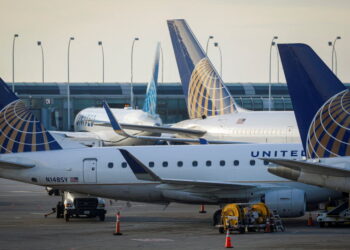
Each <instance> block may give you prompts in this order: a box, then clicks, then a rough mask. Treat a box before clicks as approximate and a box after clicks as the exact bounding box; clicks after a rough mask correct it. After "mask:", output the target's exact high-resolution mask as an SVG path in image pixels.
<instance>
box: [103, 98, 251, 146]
mask: <svg viewBox="0 0 350 250" xmlns="http://www.w3.org/2000/svg"><path fill="white" fill-rule="evenodd" d="M103 107H104V109H105V111H106V113H107V116H108V118H109V120H110V122H111V125H112V128H113V130H114V132H115V133H117V134H119V135H121V136H124V137H130V138H135V139H141V140H151V141H159V140H162V141H172V142H183V143H200V144H202V143H204V144H209V143H210V144H247V142H237V141H214V140H205V141H203V139H202V138H198V139H189V138H174V137H156V136H137V135H131V134H129V133H127V132H126V131H125V130H124V129H123V128H122V127H121V125H120V124H119V122H118V121H117V119H116V118H115V116H114V114H113V113H112V111H111V109H110V108H109V106H108V104H107V103H106V102H103Z"/></svg>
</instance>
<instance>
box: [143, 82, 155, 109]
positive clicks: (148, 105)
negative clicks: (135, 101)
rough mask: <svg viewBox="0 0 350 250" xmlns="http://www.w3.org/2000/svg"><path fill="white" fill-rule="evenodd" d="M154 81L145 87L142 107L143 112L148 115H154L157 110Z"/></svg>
mask: <svg viewBox="0 0 350 250" xmlns="http://www.w3.org/2000/svg"><path fill="white" fill-rule="evenodd" d="M156 88H157V87H156V83H155V81H154V79H152V80H151V83H150V84H149V85H148V87H147V96H146V98H145V104H144V105H143V111H145V112H148V113H150V114H151V115H155V114H156V108H157V89H156Z"/></svg>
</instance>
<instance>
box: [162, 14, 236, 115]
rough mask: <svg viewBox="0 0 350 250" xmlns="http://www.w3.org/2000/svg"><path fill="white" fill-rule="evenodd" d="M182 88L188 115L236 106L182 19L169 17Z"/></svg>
mask: <svg viewBox="0 0 350 250" xmlns="http://www.w3.org/2000/svg"><path fill="white" fill-rule="evenodd" d="M168 27H169V32H170V36H171V41H172V44H173V48H174V53H175V57H176V62H177V67H178V69H179V74H180V78H181V83H182V88H183V91H184V94H185V97H186V103H187V110H188V114H189V117H190V118H200V117H203V116H216V115H223V114H228V113H232V112H235V111H236V110H237V106H236V104H235V102H234V100H233V98H232V96H231V94H230V92H229V91H228V89H227V88H226V86H225V85H224V83H223V81H222V79H221V77H220V75H219V74H218V73H217V71H216V70H215V68H214V66H213V65H212V63H211V62H210V60H209V58H208V57H207V55H206V54H205V52H204V51H203V49H202V47H201V46H200V44H199V42H198V41H197V39H196V38H195V36H194V35H193V33H192V31H191V29H190V28H189V26H188V25H187V23H186V21H185V20H183V19H177V20H168Z"/></svg>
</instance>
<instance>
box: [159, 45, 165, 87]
mask: <svg viewBox="0 0 350 250" xmlns="http://www.w3.org/2000/svg"><path fill="white" fill-rule="evenodd" d="M159 48H160V54H161V56H162V83H164V56H163V48H162V45H160V47H159Z"/></svg>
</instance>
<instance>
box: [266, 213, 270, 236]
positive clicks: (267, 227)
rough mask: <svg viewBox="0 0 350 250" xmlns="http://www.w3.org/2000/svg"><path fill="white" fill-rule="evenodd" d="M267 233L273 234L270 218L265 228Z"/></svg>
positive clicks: (267, 219)
mask: <svg viewBox="0 0 350 250" xmlns="http://www.w3.org/2000/svg"><path fill="white" fill-rule="evenodd" d="M265 233H271V225H270V218H269V217H267V218H266V226H265Z"/></svg>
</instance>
